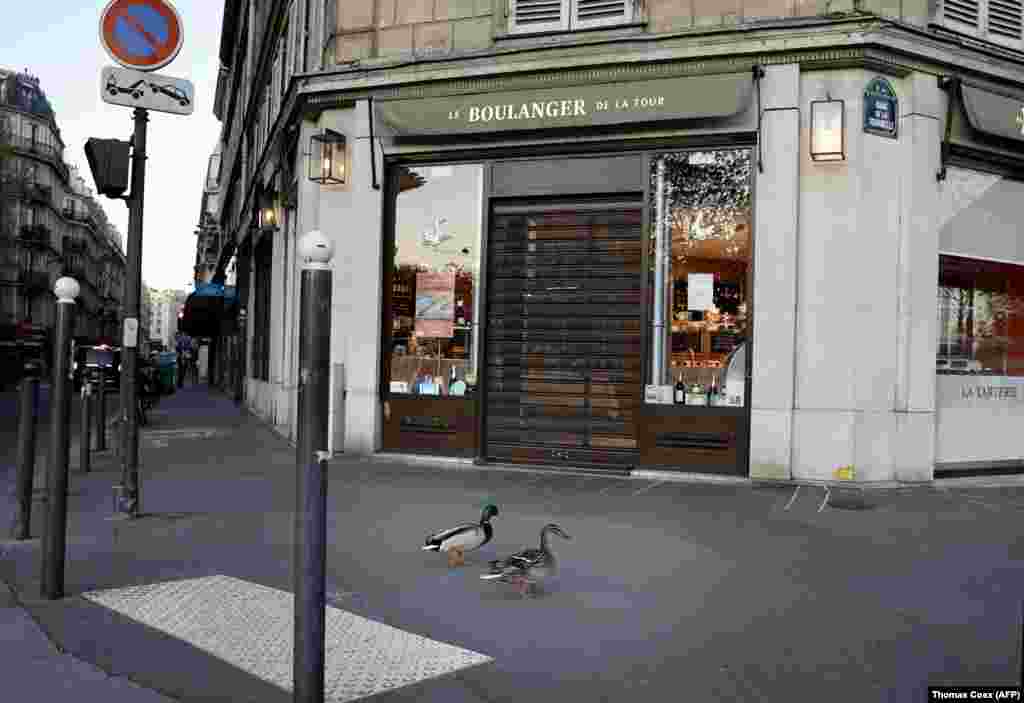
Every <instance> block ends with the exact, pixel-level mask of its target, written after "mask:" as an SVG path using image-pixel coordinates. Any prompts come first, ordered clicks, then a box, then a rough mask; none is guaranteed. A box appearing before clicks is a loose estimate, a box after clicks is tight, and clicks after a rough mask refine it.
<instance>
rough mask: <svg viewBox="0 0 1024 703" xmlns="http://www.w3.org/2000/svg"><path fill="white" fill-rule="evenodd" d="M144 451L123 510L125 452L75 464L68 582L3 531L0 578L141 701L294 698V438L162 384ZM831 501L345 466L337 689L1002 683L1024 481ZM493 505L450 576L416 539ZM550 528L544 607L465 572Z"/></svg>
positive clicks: (784, 491)
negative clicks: (552, 563) (551, 562)
mask: <svg viewBox="0 0 1024 703" xmlns="http://www.w3.org/2000/svg"><path fill="white" fill-rule="evenodd" d="M140 447H141V449H140V452H141V459H140V477H141V507H142V511H143V515H142V517H141V518H140V519H138V520H134V521H117V520H111V519H110V518H111V512H112V486H113V485H114V484H115V483H117V481H118V479H119V477H120V466H119V463H118V462H117V460H116V458H115V457H112V456H111V457H104V458H100V457H97V458H96V459H94V466H93V472H92V473H91V474H89V475H81V474H78V473H75V472H73V473H72V474H71V481H70V487H71V490H70V497H69V510H70V515H69V520H68V532H69V535H68V556H67V565H66V579H65V584H66V589H65V590H66V593H67V594H68V595H67V597H66V598H64V599H62V600H60V601H56V602H49V601H45V600H42V599H40V598H39V575H40V565H39V544H38V539H36V540H31V541H28V542H24V543H16V542H4V543H0V549H3V552H4V553H3V555H2V557H0V578H2V579H3V580H4V581H6V582H7V583H8V584H10V585H12V586H13V587H15V589H16V591H17V594H18V599H19V602H20V604H21V606H22V607H23V608H24V609H25V611H27V612H28V613H29V614H30V616H31V618H32V619H33V620H34V621H35V622H36V623H38V625H39V627H40V628H41V629H42V631H43V632H45V633H46V634H47V635H48V636H49V637H50V638H51V639H52V640H53V641H55V642H57V643H59V645H60V647H61V648H62V649H63V650H64V651H66V652H68V653H70V654H71V655H73V656H74V657H75V658H77V659H80V660H82V661H84V662H88V663H89V664H90V665H93V666H95V667H97V668H98V669H99V670H101V671H104V672H109V673H110V674H111V676H112V677H113V678H112V679H110V681H112V682H114V684H111V685H125V684H124V683H123V682H124V680H125V679H128V680H130V681H132V682H134V683H135V684H138V685H140V686H143V687H145V688H146V689H150V690H149V691H141V690H138V691H137V692H138V693H139V695H140V696H144V695H145V696H150V698H142V697H140V698H139V699H138V700H158V698H154V697H153V696H155V694H153V691H156V692H159V694H160V695H163V696H166V697H167V698H170V699H176V700H182V701H215V700H217V701H224V700H230V701H261V702H262V701H268V702H278V701H280V702H281V703H286V702H287V701H290V698H291V694H290V685H291V669H290V667H291V646H292V643H291V639H290V638H291V627H292V623H291V600H290V598H291V596H290V593H291V591H292V578H293V575H292V571H291V558H292V536H293V529H294V513H293V511H294V500H295V456H294V450H293V449H292V448H291V447H289V446H288V444H287V442H285V441H284V440H283V439H281V438H280V437H279V436H277V435H276V434H274V433H273V432H272V431H271V430H270V429H269V428H268V427H266V426H265V425H264V424H262V423H261V422H260V421H258V420H257V419H255V418H254V417H252V416H250V415H248V414H246V413H244V412H241V411H240V410H239V409H238V408H237V407H236V406H235V405H234V403H233V402H232V401H231V400H229V399H227V398H225V397H224V396H221V395H218V394H214V393H210V392H208V391H207V390H206V388H205V387H203V386H199V387H186V388H185V389H182V390H179V391H178V392H177V393H176V394H175V395H173V396H170V397H167V398H165V399H164V400H162V401H161V403H160V405H159V406H158V407H157V408H156V409H155V411H154V412H153V413H152V426H151V427H148V428H144V430H143V434H142V439H141V442H140ZM72 457H73V458H74V454H72ZM824 495H825V493H824V491H823V490H818V489H815V488H814V487H809V486H804V487H801V488H800V490H799V491H796V490H794V489H792V488H788V487H783V486H758V485H753V484H697V483H690V484H683V483H676V482H672V481H656V480H641V479H630V478H617V477H615V478H609V477H595V476H575V475H565V474H556V473H537V472H524V471H500V470H494V469H485V468H480V467H474V466H463V465H457V464H422V463H419V464H412V463H401V462H397V461H393V460H386V459H374V460H370V459H359V458H346V457H335V458H334V459H333V460H332V461H331V463H330V469H329V486H328V528H327V529H328V542H329V544H328V573H327V590H328V602H329V606H330V607H329V612H328V662H327V690H328V700H331V701H349V700H358V699H360V698H364V697H366V696H368V695H373V699H372V700H373V701H374V703H398V702H399V701H422V702H425V703H434V702H437V703H484V702H485V701H510V700H512V699H517V700H518V699H528V700H530V701H531V703H546V702H547V701H575V700H586V701H616V702H617V701H640V700H643V701H676V700H687V701H719V700H736V701H747V700H751V701H753V700H770V701H775V700H817V699H822V700H832V701H841V702H842V701H850V702H851V703H852V702H853V701H862V700H872V701H888V700H892V701H908V700H924V699H925V694H924V687H925V686H927V684H928V683H962V684H967V683H975V684H984V683H988V684H1012V683H1015V682H1016V680H1017V676H1018V672H1019V667H1020V664H1019V660H1018V658H1017V657H1018V655H1017V651H1018V648H1019V625H1018V623H1019V622H1020V607H1021V603H1020V599H1021V596H1020V594H1021V593H1024V541H1022V540H1021V539H1020V520H1021V518H1022V517H1024V489H1022V488H1021V487H1003V488H999V489H987V488H982V487H968V488H964V489H943V488H935V487H925V488H921V489H912V490H900V489H894V490H889V491H884V492H877V493H871V494H870V495H869V496H868V499H867V500H866V501H864V502H861V503H859V504H847V505H845V506H842V505H840V504H838V503H837V504H835V505H833V504H831V503H829V502H828V501H824V500H823V498H824ZM484 501H494V502H496V503H497V504H498V505H499V507H500V510H501V513H500V515H499V517H497V518H496V519H495V521H494V525H495V537H494V540H493V542H492V543H490V544H488V545H485V546H484V547H483V548H482V549H481V550H479V551H478V552H475V553H472V554H470V555H467V561H468V562H469V564H468V565H467V566H466V567H465V568H462V569H448V568H447V566H446V565H445V563H444V560H443V559H442V558H439V557H437V555H433V554H426V553H424V552H422V551H421V550H420V545H421V544H422V540H423V537H424V535H425V534H426V533H427V532H429V531H432V530H434V529H437V528H440V527H444V526H448V525H451V524H454V523H456V522H462V521H465V520H472V519H474V518H475V517H476V515H477V514H478V511H479V507H478V506H479V505H480V504H481V503H482V502H484ZM34 513H35V517H34V520H33V522H34V525H33V535H36V536H38V534H39V523H40V518H41V514H42V511H41V510H39V509H38V508H37V509H36V510H34ZM548 522H557V523H559V524H560V525H561V526H562V527H563V528H565V529H566V531H567V532H569V533H570V534H571V535H572V536H573V538H574V539H573V540H572V541H569V542H561V541H559V542H558V543H557V544H556V545H555V546H556V547H557V548H558V549H559V554H560V556H561V563H562V574H561V578H560V579H559V580H558V581H556V582H554V583H552V584H551V585H550V586H549V587H548V588H547V591H546V592H545V593H544V594H543V595H542V596H541V597H539V598H536V599H526V600H523V599H521V598H520V597H519V596H518V595H517V594H515V593H514V592H513V591H511V589H507V588H503V587H501V585H500V584H491V583H488V582H483V581H480V580H479V579H478V578H477V576H478V574H479V573H481V570H482V568H483V567H484V566H485V565H486V562H487V561H488V560H489V559H494V558H497V557H499V556H502V555H504V554H507V553H509V552H510V551H515V550H518V549H520V548H522V547H526V546H536V542H537V535H538V532H539V530H540V527H541V526H542V525H544V524H546V523H548ZM7 610H11V609H10V608H5V609H4V612H6V611H7ZM19 612H20V611H19ZM9 617H11V618H16V617H17V616H9ZM11 622H16V619H15V620H12V621H11ZM22 626H23V625H15V624H12V625H10V627H11V628H14V627H22ZM0 631H3V632H6V631H12V632H13V631H14V630H7V629H5V630H0ZM3 642H4V640H3V639H0V647H3V651H2V652H0V658H10V659H11V661H19V660H18V659H16V658H15V657H14V655H13V654H11V655H8V653H7V651H6V650H8V649H11V647H10V646H5V645H3V644H2V643H3ZM42 654H45V652H43V653H42ZM42 654H41V656H42ZM46 657H48V658H46V659H45V661H46V662H47V664H46V666H49V665H50V663H51V662H52V663H53V668H52V669H48V671H50V672H51V673H50V674H49V676H50V678H51V679H52V680H53V681H58V682H59V681H62V680H65V673H66V671H67V666H65V665H62V664H60V660H61V657H59V656H56V655H52V653H51V654H46ZM40 661H42V660H40ZM62 666H63V667H64V668H61V667H62ZM76 666H77V665H76ZM39 667H41V668H45V667H44V665H43V664H39ZM11 671H12V675H15V676H16V677H17V676H19V675H23V676H24V677H25V678H28V677H35V676H36V675H35V674H28V673H23V672H28V671H29V669H27V668H26V669H24V670H21V669H18V668H14V669H12V670H11ZM33 671H35V670H33ZM62 672H65V673H62ZM68 676H70V674H68ZM43 700H47V698H45V697H44V698H43ZM54 700H56V698H54ZM118 700H120V699H118ZM125 700H128V699H125ZM133 700H134V699H133Z"/></svg>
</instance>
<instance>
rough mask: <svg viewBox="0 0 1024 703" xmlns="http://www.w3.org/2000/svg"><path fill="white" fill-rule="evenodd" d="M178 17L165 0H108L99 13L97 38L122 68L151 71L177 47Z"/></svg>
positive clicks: (175, 52)
mask: <svg viewBox="0 0 1024 703" xmlns="http://www.w3.org/2000/svg"><path fill="white" fill-rule="evenodd" d="M183 38H184V35H183V32H182V27H181V17H179V16H178V12H177V10H175V9H174V6H173V5H171V4H170V3H169V2H167V0H110V3H109V4H108V5H107V7H106V9H104V10H103V14H102V15H100V42H101V43H102V44H103V48H104V49H106V50H107V53H108V54H110V57H111V58H112V59H114V61H116V62H117V63H119V64H121V65H122V66H124V67H125V68H134V69H136V70H139V71H155V70H156V69H158V68H162V67H163V66H166V65H167V64H169V63H170V62H171V61H173V60H174V57H175V56H177V55H178V52H179V51H180V50H181V44H182V40H183Z"/></svg>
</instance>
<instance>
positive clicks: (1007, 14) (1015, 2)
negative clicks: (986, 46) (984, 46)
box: [986, 0, 1024, 49]
mask: <svg viewBox="0 0 1024 703" xmlns="http://www.w3.org/2000/svg"><path fill="white" fill-rule="evenodd" d="M986 24H987V29H988V39H989V40H990V41H993V42H996V43H998V44H1005V45H1006V46H1011V47H1013V48H1016V49H1024V0H989V2H988V22H987V23H986Z"/></svg>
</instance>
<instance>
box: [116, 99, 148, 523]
mask: <svg viewBox="0 0 1024 703" xmlns="http://www.w3.org/2000/svg"><path fill="white" fill-rule="evenodd" d="M134 114H135V134H134V135H133V136H132V190H131V195H129V196H128V198H127V201H128V257H127V258H128V272H127V273H128V275H127V280H126V282H125V283H126V291H125V296H124V302H123V312H122V319H123V320H124V323H123V334H124V340H123V344H122V349H123V350H124V351H123V353H122V355H121V389H122V392H121V397H122V402H121V424H122V426H123V427H124V428H125V432H124V435H123V441H124V451H123V452H122V454H121V456H122V457H123V459H122V462H123V463H122V470H121V500H120V501H119V504H118V510H119V511H120V512H121V513H123V514H124V515H125V516H127V517H133V518H134V517H138V514H139V415H138V403H139V401H138V397H139V389H138V386H137V383H136V379H137V377H138V368H139V356H138V338H139V336H138V326H139V302H140V298H141V294H142V213H143V203H144V196H145V187H146V123H147V122H148V121H149V115H148V112H147V111H146V110H144V109H142V108H135V113H134Z"/></svg>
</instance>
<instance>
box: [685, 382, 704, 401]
mask: <svg viewBox="0 0 1024 703" xmlns="http://www.w3.org/2000/svg"><path fill="white" fill-rule="evenodd" d="M686 404H687V405H707V404H708V397H707V394H706V392H705V390H704V384H702V383H701V382H700V377H699V376H698V378H697V379H695V380H694V382H693V384H691V385H690V389H689V391H687V394H686Z"/></svg>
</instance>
